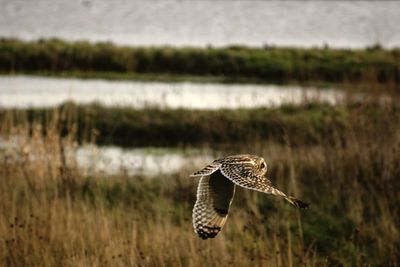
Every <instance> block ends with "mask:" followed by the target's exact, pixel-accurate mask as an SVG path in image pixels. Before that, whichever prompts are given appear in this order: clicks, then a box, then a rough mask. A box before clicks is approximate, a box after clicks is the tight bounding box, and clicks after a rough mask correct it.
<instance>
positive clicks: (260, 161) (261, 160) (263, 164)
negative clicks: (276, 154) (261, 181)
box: [255, 157, 267, 175]
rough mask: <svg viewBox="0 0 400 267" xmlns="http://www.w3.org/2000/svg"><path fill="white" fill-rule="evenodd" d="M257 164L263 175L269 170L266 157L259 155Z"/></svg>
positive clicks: (256, 160)
mask: <svg viewBox="0 0 400 267" xmlns="http://www.w3.org/2000/svg"><path fill="white" fill-rule="evenodd" d="M255 165H256V167H257V170H258V172H259V173H260V174H261V175H264V174H265V173H266V172H267V163H266V162H265V160H264V158H262V157H257V159H255Z"/></svg>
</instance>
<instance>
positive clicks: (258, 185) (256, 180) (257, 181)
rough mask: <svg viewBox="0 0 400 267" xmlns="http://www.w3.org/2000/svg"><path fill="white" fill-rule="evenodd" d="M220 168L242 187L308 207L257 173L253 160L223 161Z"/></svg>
mask: <svg viewBox="0 0 400 267" xmlns="http://www.w3.org/2000/svg"><path fill="white" fill-rule="evenodd" d="M220 170H221V173H222V174H223V175H224V176H225V177H226V178H228V179H229V180H231V181H232V182H233V183H235V184H237V185H239V186H241V187H244V188H247V189H251V190H256V191H259V192H263V193H266V194H272V195H275V196H281V197H284V198H285V199H286V200H287V201H288V202H289V203H291V204H292V205H294V206H296V207H298V208H300V209H307V208H308V206H309V204H308V203H306V202H303V201H301V200H300V199H297V198H295V197H292V196H287V195H286V194H285V193H283V192H282V191H280V190H278V189H276V188H275V187H273V186H272V184H271V181H269V180H268V179H267V178H266V177H265V176H263V175H261V174H258V173H257V167H256V166H254V164H252V163H251V162H241V163H222V164H221V165H220Z"/></svg>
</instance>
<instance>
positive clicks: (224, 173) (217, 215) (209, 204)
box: [190, 155, 309, 239]
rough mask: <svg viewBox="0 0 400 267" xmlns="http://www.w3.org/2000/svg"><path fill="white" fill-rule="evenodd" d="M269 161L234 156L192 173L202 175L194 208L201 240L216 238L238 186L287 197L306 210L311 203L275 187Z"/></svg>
mask: <svg viewBox="0 0 400 267" xmlns="http://www.w3.org/2000/svg"><path fill="white" fill-rule="evenodd" d="M266 172H267V163H266V162H265V160H264V159H263V158H262V157H259V156H254V155H235V156H228V157H225V158H221V159H217V160H214V161H213V162H212V163H211V164H210V165H208V166H206V167H204V168H203V169H201V170H200V171H197V172H195V173H193V174H191V175H190V176H191V177H198V176H200V177H201V178H200V181H199V185H198V187H197V200H196V204H195V205H194V208H193V227H194V231H195V232H196V233H197V234H198V236H199V237H200V238H202V239H207V238H213V237H215V236H216V235H217V234H218V233H219V232H220V231H221V229H222V227H223V226H224V224H225V222H226V219H227V218H228V211H229V206H230V205H231V203H232V200H233V195H234V193H235V186H236V185H239V186H241V187H244V188H247V189H252V190H257V191H260V192H263V193H266V194H272V195H276V196H281V197H284V198H285V199H286V200H287V201H288V202H290V203H291V204H292V205H294V206H296V207H298V208H302V209H305V208H307V207H308V206H309V204H307V203H305V202H303V201H301V200H299V199H296V198H294V197H291V196H287V195H286V194H285V193H283V192H281V191H279V190H278V189H276V188H274V187H273V186H272V184H271V182H270V181H269V180H268V179H267V178H266V177H265V176H264V175H265V173H266Z"/></svg>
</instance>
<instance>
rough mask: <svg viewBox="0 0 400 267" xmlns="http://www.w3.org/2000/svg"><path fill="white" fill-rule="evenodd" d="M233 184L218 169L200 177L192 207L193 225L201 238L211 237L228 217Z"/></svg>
mask: <svg viewBox="0 0 400 267" xmlns="http://www.w3.org/2000/svg"><path fill="white" fill-rule="evenodd" d="M234 193H235V185H234V183H232V182H231V181H230V180H228V179H227V178H226V177H225V176H223V175H222V174H221V172H220V171H215V172H213V173H212V174H211V175H208V176H203V177H201V179H200V181H199V185H198V188H197V200H196V204H195V205H194V208H193V227H194V230H195V232H196V233H197V234H198V235H199V237H201V238H202V239H207V238H213V237H215V236H216V235H217V234H218V233H219V231H221V229H222V227H223V226H224V224H225V222H226V219H227V218H228V211H229V207H230V205H231V202H232V199H233V195H234Z"/></svg>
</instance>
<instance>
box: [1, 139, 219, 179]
mask: <svg viewBox="0 0 400 267" xmlns="http://www.w3.org/2000/svg"><path fill="white" fill-rule="evenodd" d="M44 148H45V145H44V144H42V141H38V140H35V141H32V140H31V139H27V138H23V137H22V136H18V135H14V136H12V137H11V138H10V137H8V138H7V137H6V138H4V137H2V136H0V160H1V161H19V160H29V161H30V162H33V163H34V164H35V162H36V164H43V163H44V162H48V161H49V158H51V157H55V158H57V157H58V154H57V153H58V152H57V151H50V150H51V149H50V150H49V151H47V152H45V151H43V149H44ZM54 153H55V154H54ZM65 153H66V154H65V155H66V159H67V165H68V166H70V167H77V168H78V169H79V170H80V172H81V173H82V174H83V175H94V174H104V175H116V174H120V173H124V174H128V175H144V176H151V177H153V176H158V175H162V174H170V173H176V172H180V171H187V172H188V174H189V173H191V172H194V171H195V170H197V169H199V168H201V167H203V166H204V165H206V164H208V163H210V162H212V161H213V159H214V158H213V157H212V153H211V151H209V150H207V149H194V148H186V149H185V148H181V149H177V148H129V149H127V148H121V147H116V146H96V145H83V146H79V147H74V146H66V147H65ZM24 155H25V156H27V158H26V157H25V156H24ZM21 157H22V158H23V159H22V158H21Z"/></svg>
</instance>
